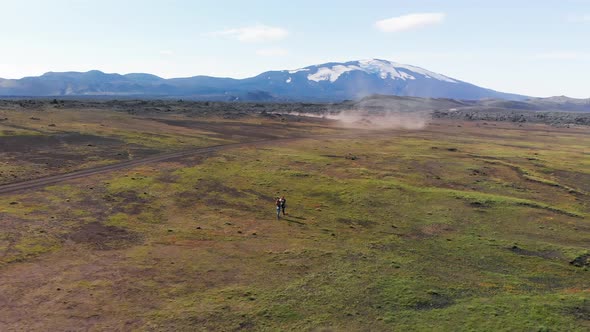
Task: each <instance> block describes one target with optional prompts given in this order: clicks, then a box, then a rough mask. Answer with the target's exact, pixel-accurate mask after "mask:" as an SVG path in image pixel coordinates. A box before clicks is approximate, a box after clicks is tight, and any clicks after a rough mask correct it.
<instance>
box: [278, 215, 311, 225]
mask: <svg viewBox="0 0 590 332" xmlns="http://www.w3.org/2000/svg"><path fill="white" fill-rule="evenodd" d="M296 219H297V220H296ZM281 220H284V221H286V222H289V223H292V224H297V225H306V224H305V223H304V222H301V221H300V220H306V219H305V218H303V217H299V216H291V215H286V216H281Z"/></svg>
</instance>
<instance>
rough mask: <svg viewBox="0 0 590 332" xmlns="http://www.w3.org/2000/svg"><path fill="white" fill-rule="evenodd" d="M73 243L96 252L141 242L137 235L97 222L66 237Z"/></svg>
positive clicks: (86, 225) (84, 226)
mask: <svg viewBox="0 0 590 332" xmlns="http://www.w3.org/2000/svg"><path fill="white" fill-rule="evenodd" d="M67 238H68V239H69V240H71V241H74V242H75V243H81V244H87V245H89V246H91V247H93V248H95V249H98V250H111V249H122V248H127V247H130V246H132V245H134V244H138V243H140V242H141V240H142V238H141V236H140V235H139V234H136V233H132V232H129V231H128V230H126V229H123V228H120V227H116V226H106V225H103V224H101V223H99V222H91V223H88V224H85V225H83V226H82V227H80V228H79V229H78V230H77V231H75V232H72V233H70V234H68V235H67Z"/></svg>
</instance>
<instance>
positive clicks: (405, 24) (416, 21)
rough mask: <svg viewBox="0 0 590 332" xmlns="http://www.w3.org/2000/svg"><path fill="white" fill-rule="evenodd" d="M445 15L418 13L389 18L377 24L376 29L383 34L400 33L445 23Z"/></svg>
mask: <svg viewBox="0 0 590 332" xmlns="http://www.w3.org/2000/svg"><path fill="white" fill-rule="evenodd" d="M445 17H446V14H445V13H416V14H408V15H403V16H397V17H392V18H388V19H385V20H381V21H377V22H375V27H376V28H377V29H379V30H381V31H383V32H398V31H406V30H411V29H416V28H420V27H423V26H427V25H433V24H439V23H442V22H443V21H444V19H445Z"/></svg>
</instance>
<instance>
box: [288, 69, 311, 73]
mask: <svg viewBox="0 0 590 332" xmlns="http://www.w3.org/2000/svg"><path fill="white" fill-rule="evenodd" d="M300 71H309V68H299V69H295V70H289V71H288V72H289V74H296V73H298V72H300Z"/></svg>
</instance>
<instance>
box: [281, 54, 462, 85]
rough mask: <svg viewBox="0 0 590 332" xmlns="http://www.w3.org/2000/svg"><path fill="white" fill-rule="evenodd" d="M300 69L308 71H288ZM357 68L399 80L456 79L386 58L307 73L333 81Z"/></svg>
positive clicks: (309, 77) (318, 78)
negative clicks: (420, 77)
mask: <svg viewBox="0 0 590 332" xmlns="http://www.w3.org/2000/svg"><path fill="white" fill-rule="evenodd" d="M302 70H307V71H309V70H310V69H309V68H303V69H297V70H292V71H289V73H296V72H299V71H302ZM355 70H359V71H362V72H365V73H367V74H376V75H379V77H380V78H381V79H384V80H385V79H392V80H396V79H400V80H404V81H405V80H415V79H416V76H417V75H420V76H424V77H425V78H429V79H436V80H439V81H444V82H449V83H457V81H455V80H453V79H452V78H449V77H447V76H444V75H441V74H437V73H434V72H431V71H428V70H426V69H422V68H420V67H415V66H410V65H404V64H401V63H395V62H390V61H386V60H377V59H370V60H360V61H355V62H352V63H347V64H337V65H333V66H327V67H319V68H317V71H316V72H315V73H312V74H309V75H307V79H308V80H310V81H315V82H320V81H330V82H332V83H333V82H335V81H336V80H338V78H339V77H340V76H341V75H342V74H344V73H347V72H351V71H355Z"/></svg>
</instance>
